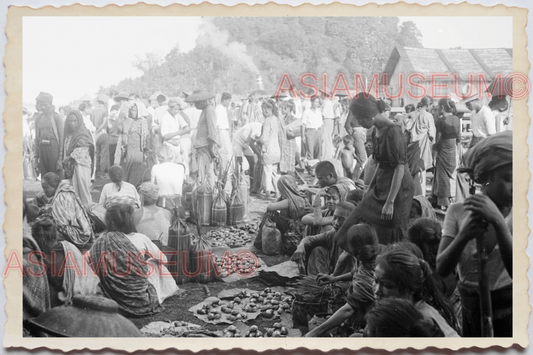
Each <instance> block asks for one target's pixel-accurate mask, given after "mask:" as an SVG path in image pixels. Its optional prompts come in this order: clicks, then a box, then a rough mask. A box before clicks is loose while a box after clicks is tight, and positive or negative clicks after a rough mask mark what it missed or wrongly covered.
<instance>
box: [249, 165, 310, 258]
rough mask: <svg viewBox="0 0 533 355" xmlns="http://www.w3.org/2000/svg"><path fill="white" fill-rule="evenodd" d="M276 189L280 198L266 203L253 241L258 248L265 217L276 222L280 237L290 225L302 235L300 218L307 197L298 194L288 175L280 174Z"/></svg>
mask: <svg viewBox="0 0 533 355" xmlns="http://www.w3.org/2000/svg"><path fill="white" fill-rule="evenodd" d="M278 190H279V193H280V195H281V196H280V198H279V199H278V201H277V202H271V203H269V204H268V206H267V213H265V215H264V217H263V221H262V222H261V224H260V225H259V233H258V235H257V237H256V238H255V242H254V246H255V247H256V248H258V249H261V242H262V240H261V230H262V228H263V226H264V224H265V222H266V220H267V218H270V219H271V220H272V221H274V222H275V223H276V228H277V229H279V231H280V233H281V236H282V237H283V236H284V235H285V234H286V232H288V231H289V230H291V226H292V231H294V232H297V233H299V236H300V238H301V236H302V235H303V229H304V226H303V224H302V223H301V218H302V217H303V215H304V214H305V213H306V210H307V208H308V207H309V203H308V202H307V199H306V198H305V197H303V196H302V195H301V194H300V192H299V191H298V189H297V187H296V180H294V178H293V177H292V176H290V175H282V176H280V178H279V179H278ZM291 254H292V252H291Z"/></svg>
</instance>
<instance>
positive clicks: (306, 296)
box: [292, 276, 346, 326]
mask: <svg viewBox="0 0 533 355" xmlns="http://www.w3.org/2000/svg"><path fill="white" fill-rule="evenodd" d="M295 289H296V293H295V294H294V302H293V303H292V319H293V322H294V324H295V325H301V326H308V322H309V320H310V319H311V318H312V317H313V316H314V315H315V314H317V313H329V314H332V313H335V311H337V310H338V309H339V308H340V307H341V306H342V305H344V303H345V302H346V300H345V297H344V295H345V293H344V292H343V291H342V289H341V288H340V287H339V286H336V285H332V284H329V285H326V286H319V285H317V283H316V279H315V277H314V276H303V278H302V279H301V280H300V281H298V283H297V286H295Z"/></svg>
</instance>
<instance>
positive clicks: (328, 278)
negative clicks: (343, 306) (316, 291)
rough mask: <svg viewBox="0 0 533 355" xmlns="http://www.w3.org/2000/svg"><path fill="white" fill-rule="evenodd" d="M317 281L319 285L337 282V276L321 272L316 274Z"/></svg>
mask: <svg viewBox="0 0 533 355" xmlns="http://www.w3.org/2000/svg"><path fill="white" fill-rule="evenodd" d="M316 282H317V284H318V285H319V286H322V285H327V284H331V283H333V282H335V276H333V275H328V274H321V273H319V274H318V275H316Z"/></svg>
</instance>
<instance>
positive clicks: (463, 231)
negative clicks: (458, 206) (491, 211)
mask: <svg viewBox="0 0 533 355" xmlns="http://www.w3.org/2000/svg"><path fill="white" fill-rule="evenodd" d="M486 231H487V224H486V223H484V222H483V219H482V218H481V217H480V215H478V214H475V213H472V211H466V212H465V214H464V215H463V219H462V220H461V223H460V224H459V235H460V236H462V237H463V238H466V241H469V240H472V239H474V238H476V237H477V236H480V235H483V234H484V233H485V232H486Z"/></svg>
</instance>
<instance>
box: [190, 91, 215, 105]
mask: <svg viewBox="0 0 533 355" xmlns="http://www.w3.org/2000/svg"><path fill="white" fill-rule="evenodd" d="M213 97H215V95H214V94H211V93H208V92H207V91H202V90H201V91H199V92H195V93H194V94H192V95H189V96H188V97H187V98H186V99H185V102H198V101H207V100H211V99H212V98H213Z"/></svg>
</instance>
